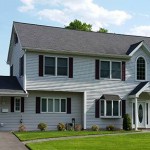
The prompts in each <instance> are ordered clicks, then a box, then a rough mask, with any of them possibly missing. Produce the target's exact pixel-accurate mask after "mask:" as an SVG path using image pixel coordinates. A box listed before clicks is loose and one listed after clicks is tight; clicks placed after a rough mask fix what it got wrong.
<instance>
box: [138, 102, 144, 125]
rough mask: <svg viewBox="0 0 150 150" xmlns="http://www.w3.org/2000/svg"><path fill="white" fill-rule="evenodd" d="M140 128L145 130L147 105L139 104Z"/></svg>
mask: <svg viewBox="0 0 150 150" xmlns="http://www.w3.org/2000/svg"><path fill="white" fill-rule="evenodd" d="M138 128H145V103H144V102H138Z"/></svg>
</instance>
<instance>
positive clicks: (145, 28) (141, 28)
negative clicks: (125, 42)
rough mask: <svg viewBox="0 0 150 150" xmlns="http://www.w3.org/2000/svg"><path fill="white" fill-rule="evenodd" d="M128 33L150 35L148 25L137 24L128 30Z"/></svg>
mask: <svg viewBox="0 0 150 150" xmlns="http://www.w3.org/2000/svg"><path fill="white" fill-rule="evenodd" d="M129 34H133V35H140V36H149V37H150V26H137V27H134V28H132V29H131V30H130V33H129Z"/></svg>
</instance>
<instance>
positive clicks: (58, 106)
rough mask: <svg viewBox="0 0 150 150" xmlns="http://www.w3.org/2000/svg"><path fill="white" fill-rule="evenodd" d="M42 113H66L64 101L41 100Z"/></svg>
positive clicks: (57, 99) (56, 99)
mask: <svg viewBox="0 0 150 150" xmlns="http://www.w3.org/2000/svg"><path fill="white" fill-rule="evenodd" d="M41 103H42V105H41V107H42V109H41V110H42V112H43V113H44V112H45V113H49V112H66V99H63V98H62V99H59V98H55V99H54V98H42V101H41Z"/></svg>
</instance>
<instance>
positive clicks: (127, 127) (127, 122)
mask: <svg viewBox="0 0 150 150" xmlns="http://www.w3.org/2000/svg"><path fill="white" fill-rule="evenodd" d="M131 129H132V127H131V118H130V116H129V114H125V115H124V117H123V130H127V131H129V130H131Z"/></svg>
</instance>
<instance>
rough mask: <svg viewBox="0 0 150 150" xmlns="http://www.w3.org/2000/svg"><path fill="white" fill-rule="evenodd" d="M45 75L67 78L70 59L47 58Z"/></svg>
mask: <svg viewBox="0 0 150 150" xmlns="http://www.w3.org/2000/svg"><path fill="white" fill-rule="evenodd" d="M45 74H46V75H57V76H67V75H68V59H67V58H57V57H45Z"/></svg>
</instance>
